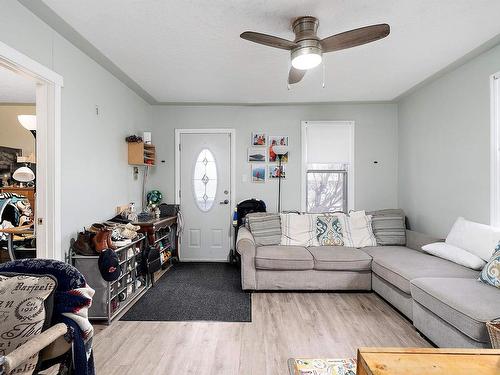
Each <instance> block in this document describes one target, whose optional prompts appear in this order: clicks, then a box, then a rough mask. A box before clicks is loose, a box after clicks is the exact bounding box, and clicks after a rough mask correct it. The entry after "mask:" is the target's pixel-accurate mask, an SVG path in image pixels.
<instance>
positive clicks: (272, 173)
mask: <svg viewBox="0 0 500 375" xmlns="http://www.w3.org/2000/svg"><path fill="white" fill-rule="evenodd" d="M280 175H281V178H282V179H285V178H286V169H285V166H284V165H282V166H281V168H280V167H279V166H277V165H270V166H269V178H270V179H275V178H279V177H280Z"/></svg>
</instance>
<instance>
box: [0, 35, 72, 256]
mask: <svg viewBox="0 0 500 375" xmlns="http://www.w3.org/2000/svg"><path fill="white" fill-rule="evenodd" d="M0 66H1V67H4V68H6V69H9V70H11V71H13V72H15V73H18V74H21V75H23V76H25V77H27V78H29V79H31V80H33V81H34V82H36V121H37V133H36V134H37V136H36V147H37V155H36V158H37V164H36V176H37V189H36V190H37V194H36V210H35V212H36V218H35V220H36V236H37V257H38V258H50V259H58V260H63V252H62V246H61V88H62V87H63V83H64V81H63V77H62V76H60V75H59V74H57V73H56V72H54V71H52V70H50V69H49V68H47V67H45V66H44V65H42V64H40V63H39V62H37V61H35V60H33V59H31V58H30V57H28V56H26V55H24V54H22V53H20V52H19V51H17V50H16V49H14V48H12V47H10V46H8V45H7V44H5V43H3V42H0Z"/></svg>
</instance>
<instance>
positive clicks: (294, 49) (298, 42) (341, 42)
mask: <svg viewBox="0 0 500 375" xmlns="http://www.w3.org/2000/svg"><path fill="white" fill-rule="evenodd" d="M318 26H319V21H318V19H317V18H315V17H312V16H305V17H299V18H296V19H295V20H294V21H293V23H292V30H293V32H294V33H295V40H294V41H293V42H292V41H290V40H287V39H283V38H279V37H276V36H272V35H267V34H262V33H256V32H253V31H245V32H244V33H242V34H241V35H240V37H241V38H243V39H246V40H249V41H251V42H255V43H259V44H263V45H265V46H269V47H274V48H281V49H285V50H287V51H290V53H291V59H292V67H291V68H290V72H289V73H288V83H289V84H294V83H297V82H299V81H300V80H301V79H302V78H303V77H304V75H305V74H306V71H307V70H309V69H312V68H314V67H316V66H318V65H319V64H321V61H322V54H323V53H327V52H333V51H339V50H342V49H346V48H351V47H356V46H360V45H362V44H366V43H370V42H374V41H376V40H379V39H382V38H385V37H386V36H387V35H389V33H390V32H391V28H390V26H389V25H387V24H385V23H383V24H379V25H372V26H366V27H361V28H359V29H354V30H350V31H346V32H343V33H340V34H336V35H332V36H329V37H327V38H323V39H320V38H319V37H318V35H317V31H318Z"/></svg>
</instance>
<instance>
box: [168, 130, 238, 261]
mask: <svg viewBox="0 0 500 375" xmlns="http://www.w3.org/2000/svg"><path fill="white" fill-rule="evenodd" d="M182 134H228V135H229V140H230V142H229V143H230V145H229V147H230V157H231V160H230V161H229V163H230V168H231V169H230V185H231V194H230V196H229V205H230V208H231V212H234V208H235V207H236V200H235V199H236V198H235V197H236V175H235V172H236V130H235V129H234V128H207V129H175V159H174V163H175V178H174V181H175V190H174V195H175V204H179V205H180V203H181V197H180V188H181V135H182ZM231 223H232V217H231V216H229V217H228V226H229V249H231V248H232V247H233V243H234V233H233V230H232V229H231ZM178 255H179V260H180V261H182V260H183V259H182V243H181V238H180V236H179V249H178ZM198 261H199V260H198ZM211 261H220V262H225V261H227V259H219V260H211Z"/></svg>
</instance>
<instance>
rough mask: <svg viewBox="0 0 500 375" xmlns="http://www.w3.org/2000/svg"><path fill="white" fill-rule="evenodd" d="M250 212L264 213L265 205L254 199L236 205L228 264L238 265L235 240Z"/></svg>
mask: <svg viewBox="0 0 500 375" xmlns="http://www.w3.org/2000/svg"><path fill="white" fill-rule="evenodd" d="M252 212H266V204H265V203H264V201H262V200H258V199H255V198H252V199H247V200H244V201H241V202H240V203H238V204H237V205H236V215H237V221H236V225H235V226H234V224H233V226H234V247H233V248H232V249H231V251H230V253H229V262H230V263H233V264H239V263H240V261H241V260H240V256H239V254H238V252H237V251H236V239H237V238H238V229H239V228H240V227H241V226H242V225H243V222H244V219H245V216H247V215H248V214H250V213H252Z"/></svg>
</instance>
